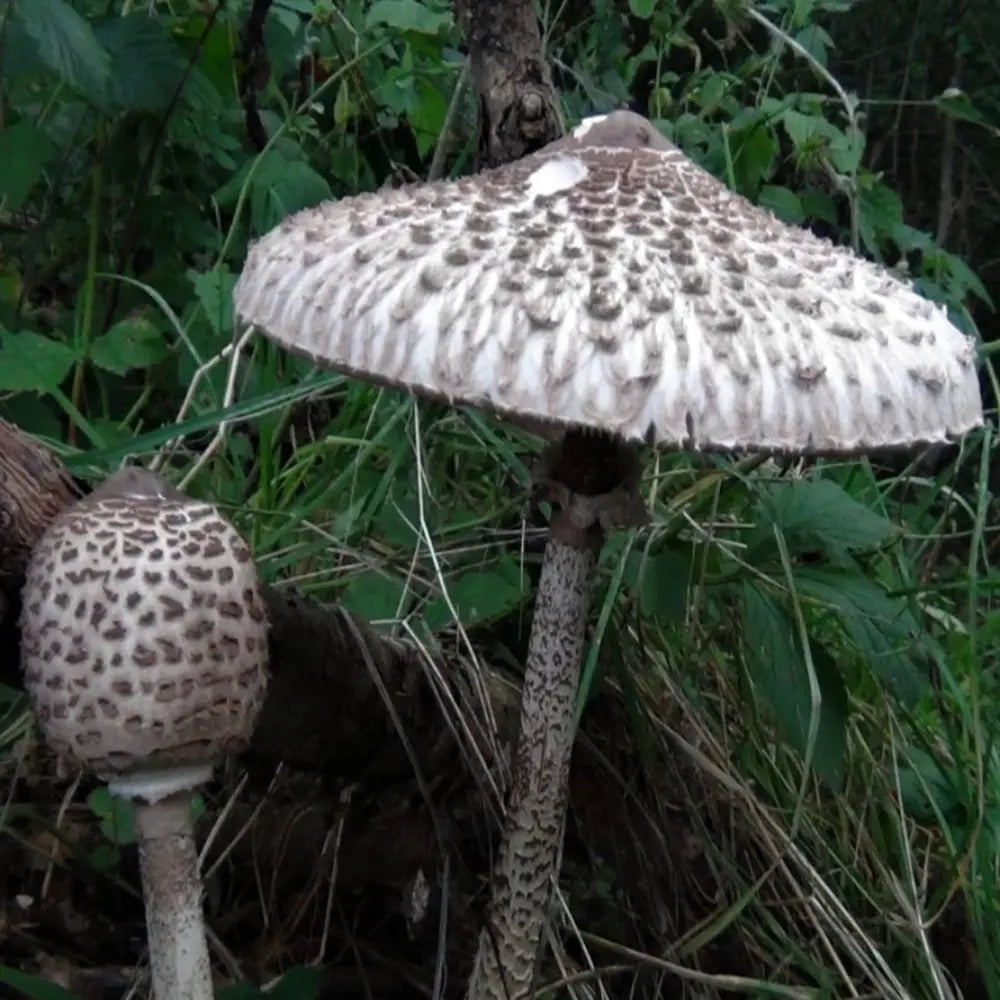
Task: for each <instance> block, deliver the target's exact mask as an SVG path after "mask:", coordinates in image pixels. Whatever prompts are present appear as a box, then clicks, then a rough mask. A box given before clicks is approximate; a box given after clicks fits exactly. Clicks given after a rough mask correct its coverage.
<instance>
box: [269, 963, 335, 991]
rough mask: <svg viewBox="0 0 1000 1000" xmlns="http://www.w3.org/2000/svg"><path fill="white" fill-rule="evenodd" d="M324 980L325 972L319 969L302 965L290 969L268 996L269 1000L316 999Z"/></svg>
mask: <svg viewBox="0 0 1000 1000" xmlns="http://www.w3.org/2000/svg"><path fill="white" fill-rule="evenodd" d="M322 982H323V973H322V972H321V971H320V970H319V969H313V968H307V967H306V966H303V965H300V966H297V967H296V968H294V969H289V970H288V971H287V972H286V973H285V974H284V975H283V976H282V977H281V979H280V981H279V982H278V983H277V985H275V986H272V987H271V988H270V989H269V990H268V991H267V994H266V996H267V998H268V1000H316V997H318V996H319V989H320V986H321V985H322Z"/></svg>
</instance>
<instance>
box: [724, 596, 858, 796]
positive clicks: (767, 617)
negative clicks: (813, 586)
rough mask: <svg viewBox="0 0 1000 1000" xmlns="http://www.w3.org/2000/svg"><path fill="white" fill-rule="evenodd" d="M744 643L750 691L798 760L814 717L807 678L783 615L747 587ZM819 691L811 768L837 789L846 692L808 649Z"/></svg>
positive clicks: (830, 667) (824, 660)
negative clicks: (759, 698)
mask: <svg viewBox="0 0 1000 1000" xmlns="http://www.w3.org/2000/svg"><path fill="white" fill-rule="evenodd" d="M742 589H743V640H744V644H745V650H746V662H747V667H748V668H749V670H750V676H751V679H752V681H753V684H754V687H755V689H756V690H757V691H758V692H759V693H760V694H761V696H762V697H763V698H764V700H765V701H766V702H767V704H768V706H769V707H770V709H771V711H772V713H773V715H774V721H775V724H776V726H777V728H778V733H779V734H780V736H781V738H782V739H783V740H785V742H787V743H788V744H789V745H790V746H792V747H793V748H794V749H795V750H797V751H798V752H799V753H800V754H802V756H803V758H804V757H805V754H806V752H807V750H808V749H809V728H810V722H811V718H812V712H813V710H814V709H813V704H812V694H811V691H810V684H809V672H808V668H807V666H806V663H805V660H804V658H803V656H802V651H801V650H800V648H799V644H798V641H797V639H796V628H795V623H794V622H793V620H792V616H791V614H789V612H788V610H787V609H786V608H785V607H784V606H783V605H782V604H780V603H779V602H778V601H776V600H775V599H774V598H773V597H772V596H771V595H770V594H767V593H765V592H764V591H762V590H761V589H759V588H758V587H757V586H756V585H754V584H752V583H744V584H743V588H742ZM810 652H811V654H812V660H813V669H814V671H815V674H816V681H817V684H818V686H819V693H820V704H819V706H818V710H819V728H818V730H817V733H816V743H815V745H814V747H813V757H812V765H813V767H814V768H815V770H816V773H817V774H819V775H820V776H821V777H822V778H823V779H824V781H826V782H827V783H828V784H829V785H831V786H832V787H833V788H839V787H840V785H841V782H842V781H843V776H844V754H845V750H846V746H847V735H846V733H847V709H848V701H847V691H846V690H845V688H844V682H843V679H842V678H841V676H840V673H839V672H838V670H837V667H836V664H835V663H834V661H833V659H832V658H831V657H830V656H829V655H828V654H827V653H826V652H825V651H824V650H823V649H822V648H821V647H812V648H811V649H810Z"/></svg>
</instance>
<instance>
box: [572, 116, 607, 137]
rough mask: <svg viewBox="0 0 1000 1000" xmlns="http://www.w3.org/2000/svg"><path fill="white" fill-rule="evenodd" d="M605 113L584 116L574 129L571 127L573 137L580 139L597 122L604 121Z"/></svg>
mask: <svg viewBox="0 0 1000 1000" xmlns="http://www.w3.org/2000/svg"><path fill="white" fill-rule="evenodd" d="M607 117H608V116H607V115H591V116H590V117H589V118H584V119H583V121H582V122H580V124H579V125H577V127H576V128H575V129H573V138H574V139H582V138H583V137H584V136H585V135H586V134H587V133H588V132H589V131H590V130H591V129H592V128H593V127H594V126H595V125H597V124H598V123H599V122H602V121H604V119H605V118H607Z"/></svg>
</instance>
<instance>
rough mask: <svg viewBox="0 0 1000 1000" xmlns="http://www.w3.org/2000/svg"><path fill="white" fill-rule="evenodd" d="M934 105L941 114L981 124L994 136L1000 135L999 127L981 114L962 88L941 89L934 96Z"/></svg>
mask: <svg viewBox="0 0 1000 1000" xmlns="http://www.w3.org/2000/svg"><path fill="white" fill-rule="evenodd" d="M934 105H935V107H936V108H937V109H938V111H940V112H942V114H946V115H950V116H951V117H953V118H960V119H963V120H965V121H969V122H974V123H975V124H976V125H982V126H983V127H984V128H986V129H988V130H989V131H990V132H991V133H992V134H993V135H994V136H1000V129H998V128H997V127H996V125H995V124H993V123H992V122H990V120H989V119H988V118H987V117H985V116H984V115H982V114H981V113H980V112H979V110H978V109H977V108H976V106H975V105H974V104H973V103H972V99H971V98H970V97H969V95H968V94H967V93H966V92H965V91H964V90H959V88H958V87H948V88H947V90H944V91H942V92H941V93H940V94H939V95H938V96H937V97H935V98H934Z"/></svg>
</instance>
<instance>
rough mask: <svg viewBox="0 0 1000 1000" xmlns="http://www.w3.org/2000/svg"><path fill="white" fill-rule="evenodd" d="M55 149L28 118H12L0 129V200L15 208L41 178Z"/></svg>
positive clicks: (8, 208)
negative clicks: (10, 122) (13, 119)
mask: <svg viewBox="0 0 1000 1000" xmlns="http://www.w3.org/2000/svg"><path fill="white" fill-rule="evenodd" d="M54 151H55V149H54V147H53V145H52V142H51V141H50V140H49V137H48V136H47V135H46V134H45V133H44V132H43V131H42V130H41V129H40V128H38V127H37V126H36V125H34V124H33V123H32V122H29V121H20V122H15V124H13V125H10V126H8V127H7V128H5V129H4V130H3V131H2V132H0V163H2V164H3V169H2V170H0V204H2V205H3V207H4V209H6V211H8V212H16V211H17V210H18V209H19V208H20V207H21V206H22V205H23V204H24V202H25V200H26V199H27V197H28V195H29V194H30V193H31V189H32V188H33V187H34V186H35V184H37V183H38V181H39V180H40V179H41V176H42V172H43V171H44V170H45V165H46V164H47V163H48V162H49V160H50V159H51V158H52V154H53V152H54Z"/></svg>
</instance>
